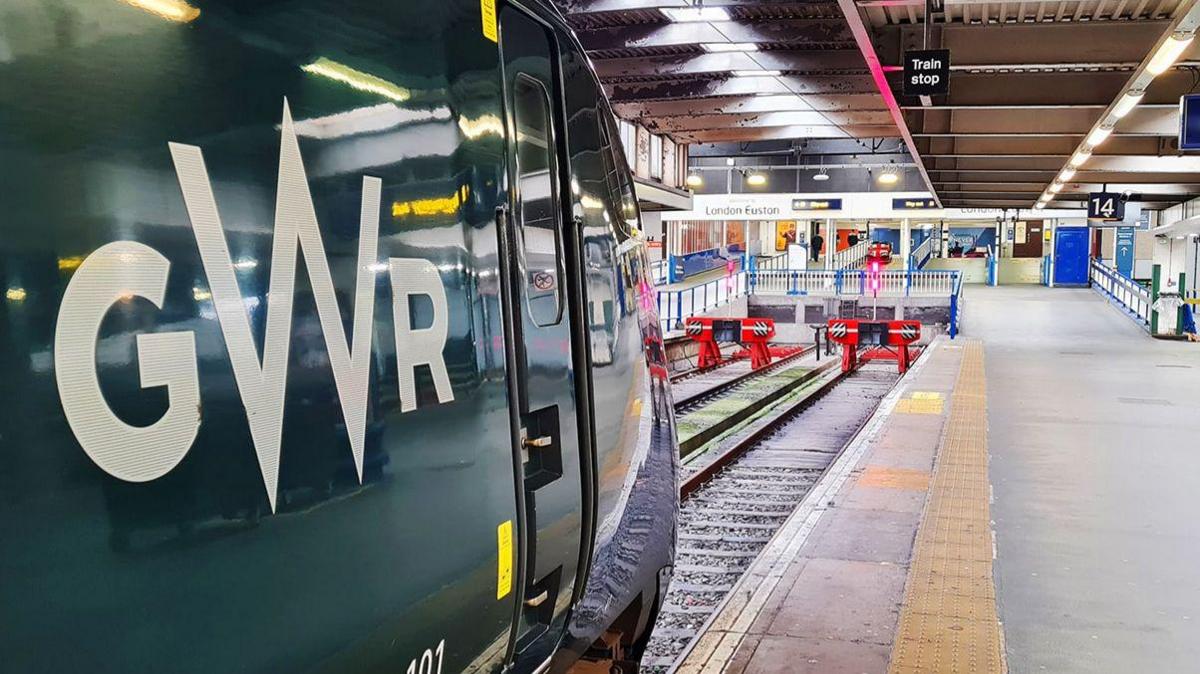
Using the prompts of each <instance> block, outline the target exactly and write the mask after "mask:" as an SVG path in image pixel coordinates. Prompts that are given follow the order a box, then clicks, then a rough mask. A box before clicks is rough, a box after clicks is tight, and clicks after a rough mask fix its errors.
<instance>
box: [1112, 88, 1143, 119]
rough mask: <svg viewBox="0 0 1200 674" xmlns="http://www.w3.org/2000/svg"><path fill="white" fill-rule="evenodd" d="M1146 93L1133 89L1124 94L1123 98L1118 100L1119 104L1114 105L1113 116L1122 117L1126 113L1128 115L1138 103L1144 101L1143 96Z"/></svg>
mask: <svg viewBox="0 0 1200 674" xmlns="http://www.w3.org/2000/svg"><path fill="white" fill-rule="evenodd" d="M1144 95H1145V94H1144V93H1142V94H1135V93H1133V92H1132V91H1131V92H1129V93H1127V94H1125V95H1124V96H1122V97H1121V100H1119V101H1117V104H1116V105H1115V106H1113V110H1112V114H1113V117H1116V118H1117V119H1121V118H1122V117H1124V116H1125V115H1128V114H1129V111H1130V110H1133V109H1134V108H1135V107H1137V104H1138V103H1140V102H1141V101H1142V96H1144Z"/></svg>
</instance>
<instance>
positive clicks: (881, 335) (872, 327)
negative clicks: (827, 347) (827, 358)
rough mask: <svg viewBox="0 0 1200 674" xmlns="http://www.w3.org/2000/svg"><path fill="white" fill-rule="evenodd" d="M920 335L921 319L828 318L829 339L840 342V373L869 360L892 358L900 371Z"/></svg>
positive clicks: (904, 368)
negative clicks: (871, 319)
mask: <svg viewBox="0 0 1200 674" xmlns="http://www.w3.org/2000/svg"><path fill="white" fill-rule="evenodd" d="M920 338H921V322H920V321H867V320H859V319H853V318H831V319H829V339H830V341H832V342H834V343H837V344H841V345H842V372H849V371H850V370H853V369H854V368H855V367H858V364H859V363H860V362H866V361H868V360H894V361H896V365H897V368H898V369H899V371H900V373H901V374H903V373H904V372H907V371H908V366H909V365H911V364H912V361H913V358H914V357H915V355H914V354H913V353H912V352H911V351H910V350H909V346H911V345H912V344H913V343H914V342H916V341H917V340H918V339H920Z"/></svg>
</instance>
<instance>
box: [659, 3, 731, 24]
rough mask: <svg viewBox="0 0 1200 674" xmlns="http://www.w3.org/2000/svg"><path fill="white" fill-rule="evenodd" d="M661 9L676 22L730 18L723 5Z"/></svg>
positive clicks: (660, 9) (724, 19) (725, 19)
mask: <svg viewBox="0 0 1200 674" xmlns="http://www.w3.org/2000/svg"><path fill="white" fill-rule="evenodd" d="M659 11H660V12H662V13H663V15H664V16H666V17H667V18H668V19H670V20H671V21H674V22H676V23H688V22H691V21H728V20H729V12H726V11H725V10H724V9H723V8H721V7H661V8H659Z"/></svg>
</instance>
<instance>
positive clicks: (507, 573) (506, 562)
mask: <svg viewBox="0 0 1200 674" xmlns="http://www.w3.org/2000/svg"><path fill="white" fill-rule="evenodd" d="M512 539H513V523H512V520H508V521H506V522H501V523H500V526H498V527H496V554H497V559H496V599H504V598H505V597H507V596H508V593H509V592H512V580H513V575H512V571H513V540H512Z"/></svg>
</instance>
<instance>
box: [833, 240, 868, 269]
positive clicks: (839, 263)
mask: <svg viewBox="0 0 1200 674" xmlns="http://www.w3.org/2000/svg"><path fill="white" fill-rule="evenodd" d="M870 245H871V243H870V242H869V241H865V240H864V241H859V242H858V243H856V244H854V245H853V246H850V247H849V248H846V249H844V250H839V251H838V252H836V253H834V254H833V268H834V269H861V268H862V267H863V266H865V265H866V260H867V248H868V247H870Z"/></svg>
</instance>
